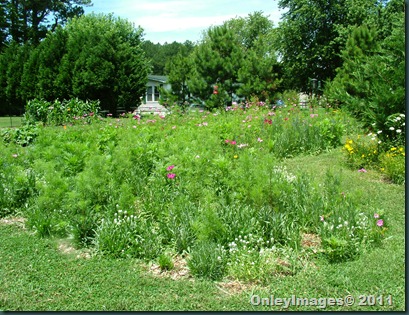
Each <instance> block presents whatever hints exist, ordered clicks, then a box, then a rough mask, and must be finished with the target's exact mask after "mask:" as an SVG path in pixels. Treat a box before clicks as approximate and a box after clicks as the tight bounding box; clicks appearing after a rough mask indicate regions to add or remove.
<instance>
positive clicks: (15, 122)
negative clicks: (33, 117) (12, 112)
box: [0, 116, 23, 128]
mask: <svg viewBox="0 0 409 315" xmlns="http://www.w3.org/2000/svg"><path fill="white" fill-rule="evenodd" d="M22 119H23V118H22V117H16V116H11V117H0V128H10V127H19V126H21V122H22Z"/></svg>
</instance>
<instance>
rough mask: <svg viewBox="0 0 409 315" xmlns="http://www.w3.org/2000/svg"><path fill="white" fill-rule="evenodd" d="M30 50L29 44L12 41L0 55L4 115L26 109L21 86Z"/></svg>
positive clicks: (0, 92)
mask: <svg viewBox="0 0 409 315" xmlns="http://www.w3.org/2000/svg"><path fill="white" fill-rule="evenodd" d="M30 50H31V47H29V46H26V45H19V44H17V43H11V44H10V45H9V46H8V47H7V48H6V49H5V51H4V52H3V53H2V54H1V55H0V108H1V109H0V112H1V113H2V114H3V115H4V114H14V115H15V114H21V112H22V111H23V109H24V105H25V100H24V99H23V98H22V97H21V94H20V87H21V78H22V75H23V70H24V64H25V62H26V61H27V59H28V58H29V54H30Z"/></svg>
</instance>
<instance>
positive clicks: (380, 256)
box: [0, 148, 406, 311]
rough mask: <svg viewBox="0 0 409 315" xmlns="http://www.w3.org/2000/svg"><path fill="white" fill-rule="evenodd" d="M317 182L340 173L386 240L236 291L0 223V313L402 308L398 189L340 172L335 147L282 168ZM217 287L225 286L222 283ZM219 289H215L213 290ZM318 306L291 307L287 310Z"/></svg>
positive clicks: (401, 194)
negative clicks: (262, 301) (82, 254)
mask: <svg viewBox="0 0 409 315" xmlns="http://www.w3.org/2000/svg"><path fill="white" fill-rule="evenodd" d="M282 163H283V164H284V165H286V166H287V167H288V169H290V170H296V169H299V170H303V171H305V172H308V173H309V174H310V176H313V177H315V178H317V179H320V178H323V177H324V176H322V175H323V174H325V171H326V169H328V168H332V169H337V170H340V172H341V174H342V175H341V176H342V180H343V181H342V189H343V190H344V192H345V193H346V194H349V193H350V194H355V195H356V196H359V198H360V199H361V205H362V206H363V207H365V206H368V207H371V206H376V207H377V208H378V209H382V210H383V211H384V212H385V213H386V214H387V215H388V227H389V229H388V232H387V238H386V239H385V240H384V241H383V242H382V244H381V246H378V247H376V248H373V249H371V250H368V251H366V252H364V253H362V255H360V256H359V258H358V259H356V260H354V261H348V262H343V263H337V264H330V263H328V262H327V261H326V260H323V259H320V258H319V257H315V258H313V259H310V260H308V264H309V265H308V266H307V267H306V268H304V269H303V270H302V271H300V272H298V273H296V274H295V275H293V276H283V275H281V276H277V277H276V278H275V279H274V281H273V282H271V283H270V284H269V285H267V286H264V287H260V286H256V285H253V286H249V285H248V286H246V287H245V288H246V289H245V290H241V291H239V292H235V291H230V290H229V289H228V288H226V287H225V286H224V287H221V284H220V283H217V282H211V281H205V280H197V279H195V280H193V279H188V280H186V279H181V280H177V281H175V280H172V279H169V278H163V277H155V276H153V275H151V274H150V273H148V272H146V268H144V267H143V265H142V264H141V263H140V262H139V261H138V260H136V259H108V258H100V257H99V256H95V257H92V258H91V259H77V258H76V255H67V254H64V253H61V251H60V250H59V249H58V244H59V243H58V240H57V239H53V238H43V239H38V238H37V237H35V236H34V235H33V234H32V233H31V232H29V231H26V230H24V229H22V228H21V227H18V226H16V225H5V224H0V239H1V240H2V246H1V247H0V257H2V259H1V260H0V309H2V310H11V311H23V310H24V311H27V310H31V311H44V310H53V311H57V310H70V311H78V310H84V311H85V310H89V311H91V310H92V311H97V310H108V311H114V310H115V311H119V310H128V311H134V310H135V311H136V310H146V311H159V310H162V311H163V310H169V311H170V310H179V311H180V310H208V311H210V310H236V311H237V310H249V311H259V310H282V309H283V308H282V307H280V306H265V307H263V306H253V305H251V303H250V298H251V296H252V295H259V296H260V297H270V296H271V295H274V297H276V298H290V297H291V295H293V294H294V295H296V296H297V297H302V298H305V297H307V298H324V297H327V298H329V297H334V298H339V297H344V296H346V295H348V294H350V295H352V296H354V297H355V299H356V302H357V303H358V301H359V296H361V295H364V296H367V295H375V296H381V295H383V296H384V297H386V296H388V295H391V296H392V302H393V303H392V305H383V306H381V305H379V304H378V303H377V305H374V306H358V305H357V303H356V304H355V305H354V306H350V307H346V306H329V307H327V308H326V309H325V310H331V311H332V310H339V311H351V310H356V311H357V310H360V311H374V310H382V311H391V310H394V311H402V310H405V304H406V301H405V238H404V235H405V191H404V186H402V185H394V184H390V183H387V182H385V181H383V179H382V175H381V174H380V173H378V172H375V171H368V173H359V172H357V171H356V170H350V169H347V168H346V167H345V166H344V160H343V159H342V153H341V152H340V149H339V148H337V149H334V150H332V151H331V152H328V153H325V154H321V155H319V156H305V155H304V156H299V157H295V158H292V159H287V160H284V161H283V162H282ZM224 281H228V279H225V280H224ZM220 287H221V288H220ZM319 309H321V308H320V307H318V306H298V307H297V306H290V308H289V310H292V311H306V310H312V311H315V310H319Z"/></svg>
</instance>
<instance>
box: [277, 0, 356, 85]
mask: <svg viewBox="0 0 409 315" xmlns="http://www.w3.org/2000/svg"><path fill="white" fill-rule="evenodd" d="M346 4H347V0H327V1H323V0H280V1H279V6H280V8H286V9H287V12H286V13H284V14H283V17H282V23H281V24H280V26H279V34H278V35H279V36H278V43H277V45H278V47H279V51H280V54H281V59H282V63H283V68H284V69H285V72H284V80H285V84H286V88H287V89H290V88H291V89H298V90H303V91H308V89H309V81H310V79H312V78H316V79H319V80H322V81H323V80H326V79H332V78H333V77H334V76H335V70H336V68H338V67H340V66H341V65H342V59H341V57H340V56H339V52H340V51H341V49H342V47H343V44H344V43H342V42H340V41H339V40H338V36H339V33H338V31H337V27H338V25H340V24H344V23H345V21H346V15H347V13H348V8H347V6H346Z"/></svg>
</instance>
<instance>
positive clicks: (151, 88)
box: [136, 75, 171, 115]
mask: <svg viewBox="0 0 409 315" xmlns="http://www.w3.org/2000/svg"><path fill="white" fill-rule="evenodd" d="M160 88H163V89H165V90H170V89H171V85H170V84H169V83H167V77H166V76H163V75H148V83H147V85H146V94H145V99H143V100H142V104H141V105H140V106H139V107H138V109H137V110H136V112H137V113H138V114H143V113H148V114H162V115H164V114H166V113H167V112H168V110H167V109H166V108H165V107H164V106H162V105H160V104H159V98H160Z"/></svg>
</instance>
